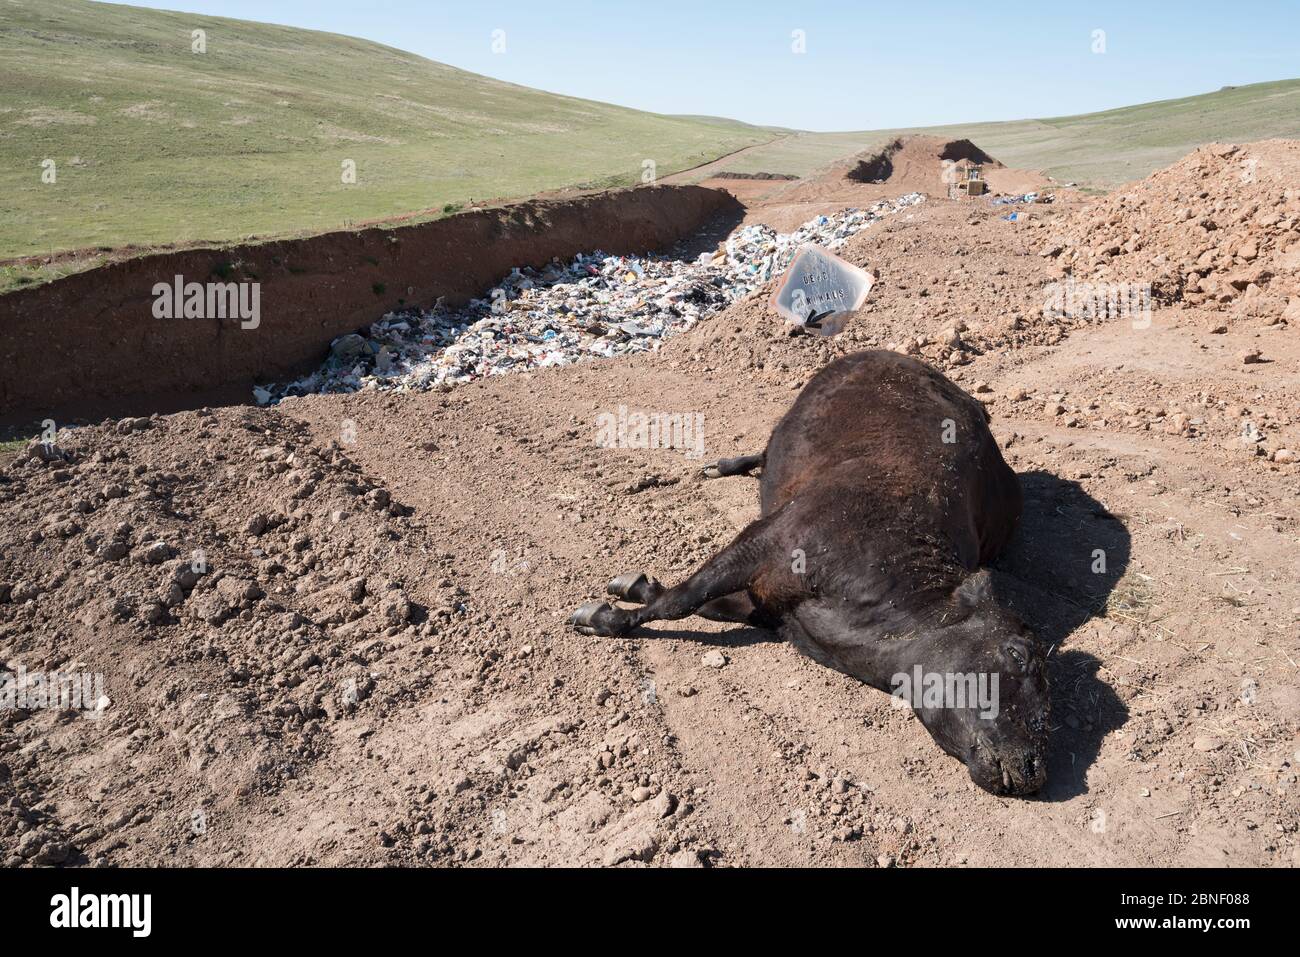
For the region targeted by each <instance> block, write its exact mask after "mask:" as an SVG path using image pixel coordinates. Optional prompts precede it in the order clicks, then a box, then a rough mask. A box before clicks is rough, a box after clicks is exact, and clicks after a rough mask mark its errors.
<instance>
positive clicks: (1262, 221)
mask: <svg viewBox="0 0 1300 957" xmlns="http://www.w3.org/2000/svg"><path fill="white" fill-rule="evenodd" d="M1261 150H1263V151H1267V154H1268V156H1269V159H1268V160H1267V161H1264V160H1262V159H1261V156H1260V155H1259V153H1260V151H1261ZM1297 169H1300V145H1297V144H1296V143H1294V142H1290V141H1281V140H1279V141H1274V142H1271V143H1264V144H1259V146H1258V147H1253V148H1252V147H1241V146H1235V145H1222V144H1213V145H1210V146H1204V147H1201V148H1200V149H1198V150H1196V151H1195V152H1193V153H1192V154H1190V155H1189V156H1186V157H1184V158H1183V159H1181V160H1179V161H1178V162H1177V163H1175V164H1174V165H1173V166H1171V167H1169V168H1168V169H1166V170H1162V171H1160V172H1158V173H1156V174H1155V175H1153V176H1151V177H1149V178H1148V179H1146V180H1143V181H1142V182H1140V183H1137V184H1134V185H1133V186H1132V187H1130V188H1126V189H1121V190H1118V191H1116V192H1114V193H1112V194H1110V195H1109V196H1106V197H1104V198H1103V199H1101V200H1099V201H1098V202H1097V203H1096V204H1095V205H1093V206H1090V207H1088V208H1087V209H1086V210H1084V211H1082V212H1080V213H1079V214H1078V215H1076V216H1075V217H1074V218H1073V219H1072V220H1070V221H1069V222H1068V223H1066V224H1065V228H1064V229H1063V230H1062V232H1061V234H1060V235H1059V236H1056V237H1053V239H1052V240H1051V242H1050V244H1049V246H1048V248H1047V249H1046V250H1045V252H1044V254H1045V255H1049V256H1055V257H1058V261H1059V262H1060V263H1061V264H1062V266H1064V267H1065V268H1067V269H1068V270H1069V271H1070V272H1071V274H1072V275H1074V276H1075V277H1076V278H1078V279H1080V280H1088V281H1093V282H1117V283H1118V282H1130V283H1139V282H1140V283H1150V284H1151V286H1152V294H1153V295H1154V296H1155V297H1156V298H1158V299H1159V300H1160V301H1161V302H1163V303H1186V304H1187V305H1190V306H1201V305H1204V306H1209V307H1211V308H1215V309H1218V310H1220V311H1222V312H1225V313H1227V315H1228V318H1234V317H1235V318H1242V319H1246V318H1262V319H1266V320H1269V321H1271V322H1284V321H1285V322H1290V323H1300V180H1297V179H1296V175H1295V174H1296V171H1297Z"/></svg>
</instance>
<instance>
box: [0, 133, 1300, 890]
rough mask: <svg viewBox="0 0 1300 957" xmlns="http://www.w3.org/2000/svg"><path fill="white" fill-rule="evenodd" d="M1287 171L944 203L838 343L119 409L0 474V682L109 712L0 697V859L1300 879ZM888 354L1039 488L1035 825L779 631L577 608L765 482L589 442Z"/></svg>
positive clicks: (698, 333) (1194, 172)
mask: <svg viewBox="0 0 1300 957" xmlns="http://www.w3.org/2000/svg"><path fill="white" fill-rule="evenodd" d="M1296 149H1297V147H1296V144H1291V143H1266V144H1250V145H1247V146H1243V147H1238V148H1237V149H1236V151H1235V152H1227V148H1225V147H1212V148H1207V149H1206V150H1202V151H1199V152H1198V153H1196V154H1193V156H1192V157H1189V158H1188V159H1187V160H1184V161H1183V162H1182V163H1180V164H1178V165H1177V166H1175V167H1174V168H1173V169H1171V170H1169V171H1166V172H1163V173H1158V174H1156V175H1155V176H1154V177H1152V178H1151V179H1150V180H1149V181H1146V182H1144V183H1141V184H1135V185H1134V186H1132V187H1130V188H1128V189H1126V190H1124V191H1121V192H1119V193H1116V194H1113V195H1111V196H1108V197H1103V198H1101V199H1099V200H1096V201H1092V202H1091V203H1089V202H1086V201H1085V200H1083V199H1081V198H1070V197H1062V198H1061V199H1060V200H1058V202H1057V203H1056V204H1053V205H1052V206H1046V207H1043V206H1035V207H1032V208H1026V207H1020V209H1021V210H1022V211H1023V212H1022V215H1020V216H1019V217H1018V219H1017V221H1015V222H1011V221H1008V220H1006V219H1004V218H1003V217H1004V216H1005V215H1006V214H1007V209H1006V208H994V207H990V206H988V205H986V204H983V203H977V202H971V203H958V202H950V201H947V200H946V199H942V198H935V199H933V200H931V201H927V202H926V203H925V204H923V205H922V206H921V207H918V208H917V209H916V210H915V212H910V213H908V214H906V215H899V216H896V217H892V218H891V219H889V220H888V221H885V222H882V223H880V224H878V225H877V226H874V227H872V228H871V229H870V230H867V231H865V232H863V233H861V234H859V235H857V236H855V237H854V238H853V239H852V240H851V241H850V242H849V243H848V244H847V245H846V246H845V248H844V249H843V250H841V253H842V254H843V255H844V256H845V257H846V258H848V259H849V260H851V261H853V262H856V263H859V264H860V265H863V266H864V267H865V268H868V269H871V270H872V271H873V272H875V274H876V275H877V277H878V282H877V284H876V286H875V288H874V289H873V291H872V293H871V297H870V298H869V300H868V302H867V304H866V306H865V307H864V308H863V309H862V310H860V311H859V312H858V313H857V314H856V315H855V316H854V317H853V320H852V321H851V323H850V324H849V326H848V328H847V330H846V331H845V332H844V333H843V334H842V335H840V336H839V337H836V338H834V339H814V338H809V337H803V336H791V335H789V334H787V330H786V328H785V327H783V326H782V324H781V323H780V321H779V320H778V319H777V318H775V317H774V316H773V315H772V314H771V313H770V312H769V311H768V309H767V307H766V306H765V304H764V303H765V300H766V297H767V294H768V293H770V289H767V288H765V289H762V290H760V291H759V294H758V295H757V296H756V297H755V298H753V299H750V300H747V301H745V302H742V303H738V304H736V305H734V306H732V307H730V308H729V309H728V310H726V311H725V312H723V313H721V314H719V315H718V316H715V317H714V318H712V319H710V320H708V321H706V322H701V323H700V324H699V325H697V326H696V327H695V328H693V329H692V330H690V331H689V332H687V333H684V334H683V335H681V336H679V337H677V338H675V339H672V340H669V341H668V342H666V343H665V345H664V346H663V348H661V349H660V350H659V351H657V352H654V353H645V354H640V355H636V356H630V357H623V358H617V359H612V360H608V361H601V362H595V363H589V364H584V365H581V366H574V367H567V368H553V369H545V370H542V371H539V372H531V373H522V374H517V375H507V376H500V377H494V378H489V379H483V380H479V381H476V382H472V383H469V384H466V385H461V386H456V387H454V388H450V389H448V390H446V391H433V392H427V393H419V394H399V393H384V394H379V393H374V392H363V393H358V394H353V395H324V396H308V397H303V398H292V399H288V400H286V401H284V402H282V403H281V404H279V405H277V406H274V407H270V408H260V409H259V408H250V407H227V408H219V409H201V410H198V411H190V412H184V413H179V414H174V415H165V416H163V415H155V416H150V417H147V418H136V419H123V420H111V421H106V422H104V423H102V424H99V425H93V426H87V427H84V428H77V429H72V430H64V431H62V432H60V433H59V435H58V436H57V439H56V442H55V443H54V444H52V445H49V446H45V445H40V444H36V445H33V446H32V447H31V448H30V449H28V450H27V451H25V452H23V453H21V454H19V455H17V456H14V457H12V460H11V461H8V462H4V463H0V464H3V466H4V467H3V470H2V471H0V661H3V662H4V663H5V665H6V667H7V668H8V669H10V670H16V669H17V668H18V667H19V666H22V667H23V668H25V669H26V671H27V672H28V673H31V672H53V671H60V670H62V671H74V672H90V673H98V674H102V675H103V676H104V684H105V697H106V698H107V699H108V700H107V701H103V700H101V701H99V702H98V707H97V710H96V712H95V713H94V715H93V716H92V717H93V720H91V719H88V718H87V716H86V715H85V714H84V713H82V712H78V711H76V710H73V709H62V710H60V709H57V708H27V709H8V710H0V863H3V864H6V865H10V866H13V865H22V864H35V865H63V866H71V865H89V866H102V865H152V864H164V863H176V864H186V865H220V864H235V865H254V864H263V865H272V864H347V865H386V864H430V865H499V864H582V865H622V866H640V865H672V866H684V867H700V866H740V865H796V864H865V865H868V866H881V867H888V866H925V865H950V866H951V865H1087V864H1122V865H1220V864H1230V865H1250V866H1260V865H1263V866H1294V865H1295V864H1296V863H1300V851H1298V850H1297V847H1298V844H1297V826H1298V825H1300V807H1298V805H1297V788H1298V783H1297V771H1298V770H1300V680H1298V679H1300V668H1298V667H1297V661H1300V647H1298V645H1300V640H1298V635H1300V559H1297V555H1298V554H1300V552H1298V550H1297V545H1300V465H1297V464H1296V463H1295V451H1296V450H1297V449H1300V320H1297V319H1296V314H1295V309H1296V308H1297V302H1298V300H1297V296H1296V294H1297V287H1296V285H1295V281H1296V272H1295V269H1296V265H1297V264H1296V263H1295V262H1294V261H1293V260H1294V256H1293V255H1292V254H1294V253H1295V252H1296V251H1297V249H1300V247H1298V246H1297V245H1296V240H1297V237H1296V223H1297V210H1298V209H1300V207H1297V206H1296V197H1295V196H1294V195H1290V194H1289V193H1288V190H1289V189H1293V187H1286V186H1284V185H1282V184H1285V183H1288V182H1289V183H1292V184H1294V183H1297V182H1300V177H1298V176H1297V175H1296V169H1295V166H1294V160H1295V156H1296ZM1243 156H1244V157H1247V158H1251V159H1254V160H1255V163H1254V165H1253V167H1252V169H1253V174H1252V175H1253V176H1254V177H1256V178H1255V180H1254V181H1253V182H1250V183H1243V182H1241V181H1240V179H1239V177H1236V173H1235V171H1236V170H1237V169H1238V167H1239V166H1240V162H1241V159H1242V157H1243ZM1216 171H1217V172H1216ZM1198 184H1199V187H1198ZM855 188H856V189H858V190H860V191H861V199H860V201H859V202H856V203H844V202H841V200H842V197H843V195H844V193H845V191H846V190H849V191H850V192H851V191H852V190H853V189H855ZM880 189H881V187H879V186H869V185H863V186H860V187H850V186H845V185H844V184H843V183H837V184H836V185H835V186H834V188H833V189H831V190H828V193H827V196H826V197H824V198H823V200H822V202H823V206H826V205H827V204H830V203H838V204H839V205H863V204H865V203H866V202H870V201H871V199H873V198H875V197H877V196H878V195H879V190H880ZM1202 194H1204V195H1202ZM816 202H817V201H816V200H815V199H813V198H810V194H809V193H808V192H807V191H805V193H803V194H801V196H800V198H799V201H798V203H797V204H795V205H794V206H791V207H786V206H782V205H780V204H779V203H773V204H772V205H770V206H764V205H763V202H762V200H761V199H754V200H751V208H750V210H749V214H748V215H749V218H750V220H751V221H755V220H761V219H762V218H763V217H764V216H765V215H767V214H770V216H771V218H772V219H773V221H778V220H782V219H786V220H797V221H802V220H803V219H806V218H807V215H806V214H807V213H808V210H809V208H810V205H811V206H815V205H816ZM834 208H838V206H835V207H834ZM1182 210H1186V211H1187V212H1188V214H1189V217H1188V218H1184V217H1183V213H1182ZM815 211H817V210H815V209H814V212H815ZM1207 220H1210V221H1213V222H1214V224H1215V228H1213V229H1210V228H1208V227H1205V226H1204V223H1205V222H1206V221H1207ZM1189 224H1191V225H1189ZM1135 234H1136V238H1135ZM1252 241H1253V243H1254V255H1253V256H1249V255H1248V254H1249V253H1250V252H1251V248H1250V243H1251V242H1252ZM1202 247H1204V248H1202ZM1162 257H1163V258H1162ZM1257 269H1258V270H1263V271H1264V272H1267V273H1268V276H1267V278H1265V276H1264V275H1263V273H1262V272H1261V273H1256V272H1254V270H1257ZM1153 273H1154V274H1158V275H1159V276H1161V277H1164V278H1160V279H1157V278H1156V276H1155V275H1153ZM1247 273H1249V277H1247V275H1246V274H1247ZM1070 278H1076V279H1079V280H1080V281H1082V280H1085V279H1086V280H1088V281H1126V282H1144V281H1152V282H1153V283H1155V284H1158V286H1159V288H1160V289H1161V290H1162V294H1161V295H1159V296H1157V297H1156V303H1155V305H1156V308H1155V309H1154V311H1153V312H1152V313H1151V315H1150V316H1149V322H1141V321H1137V322H1135V321H1131V319H1130V317H1128V316H1119V317H1115V316H1097V315H1079V314H1073V313H1062V312H1061V311H1059V310H1052V309H1050V308H1047V307H1046V305H1045V304H1046V303H1047V302H1049V300H1050V298H1051V296H1052V290H1053V288H1054V287H1056V286H1059V284H1060V283H1062V282H1064V281H1066V280H1068V279H1070ZM1245 278H1249V281H1248V282H1246V283H1245V285H1242V286H1239V285H1238V282H1239V281H1240V280H1241V279H1245ZM1229 289H1231V290H1232V293H1231V295H1229V293H1228V290H1229ZM1252 289H1253V290H1254V291H1253V292H1252ZM1225 296H1226V297H1227V298H1226V299H1225V298H1224V297H1225ZM886 346H889V347H892V348H896V349H901V350H904V351H908V352H911V353H914V354H918V355H920V356H922V357H924V358H926V359H927V360H928V361H930V362H932V363H934V364H936V365H937V366H939V367H941V368H942V369H944V370H945V372H946V373H947V374H948V375H950V376H951V377H953V378H954V379H956V380H957V381H958V382H959V383H960V384H961V385H962V386H963V387H964V388H966V389H967V390H968V391H970V392H971V393H972V394H974V395H976V396H977V397H978V398H980V399H981V400H982V401H984V402H986V403H987V404H988V406H989V409H990V412H991V414H992V420H993V421H992V428H993V430H994V432H995V434H996V435H997V436H998V438H999V440H1000V441H1001V443H1002V444H1003V446H1004V450H1005V455H1006V456H1007V458H1008V461H1009V462H1010V463H1011V464H1012V465H1013V466H1014V467H1015V468H1016V469H1017V471H1018V472H1019V473H1020V474H1021V477H1022V482H1023V485H1024V488H1025V492H1026V513H1025V520H1024V525H1023V528H1022V530H1021V533H1020V535H1019V537H1018V539H1017V541H1016V542H1015V544H1014V545H1013V547H1012V549H1011V550H1010V551H1009V553H1008V554H1007V555H1005V556H1004V557H1003V558H1002V559H1001V560H1000V561H999V562H998V565H997V567H996V582H997V586H998V589H999V591H1000V592H1002V594H1003V596H1004V597H1005V598H1006V599H1007V600H1008V601H1009V602H1010V603H1011V604H1012V605H1013V606H1014V607H1015V608H1016V609H1017V610H1018V611H1019V612H1020V613H1021V614H1022V615H1023V616H1024V617H1025V619H1026V620H1027V621H1028V622H1029V623H1030V624H1031V625H1032V626H1033V627H1034V628H1035V630H1036V632H1037V633H1038V635H1039V637H1040V639H1041V640H1042V641H1043V642H1044V643H1045V644H1046V645H1047V646H1048V647H1049V648H1051V649H1052V652H1051V662H1052V664H1051V668H1052V673H1051V677H1052V694H1053V732H1052V751H1051V755H1050V768H1049V784H1048V786H1047V789H1046V791H1045V792H1044V793H1043V794H1042V795H1041V796H1040V797H1038V798H1037V799H1034V800H1017V799H1006V798H999V797H995V796H993V795H989V794H987V793H985V792H983V791H980V790H977V789H976V788H975V787H974V786H973V785H972V784H971V783H970V782H969V779H968V778H967V775H966V772H965V769H964V768H963V767H962V766H961V765H959V764H958V763H957V762H955V761H953V760H952V759H950V758H948V757H947V756H945V755H943V754H942V753H941V752H940V751H939V750H938V748H937V747H936V746H935V745H934V744H933V742H932V741H931V739H930V737H929V736H928V735H927V734H926V733H925V731H924V730H923V729H922V728H921V727H920V726H919V724H918V723H917V722H916V721H914V720H912V718H911V717H910V716H909V715H908V713H907V712H905V711H900V710H896V709H894V708H892V707H891V706H890V702H889V699H888V698H887V697H886V696H884V695H882V694H880V693H878V692H875V691H872V690H870V689H867V688H864V687H862V686H861V685H859V684H857V683H855V682H854V681H852V680H851V679H849V678H847V677H845V676H843V675H840V674H837V673H833V672H830V671H828V670H826V669H824V668H822V667H820V666H818V665H816V664H814V663H813V662H811V661H809V660H806V659H804V658H801V657H800V656H799V655H798V654H797V653H796V652H795V651H794V650H793V649H791V648H789V647H787V646H785V645H783V644H781V643H778V642H777V641H775V640H774V639H773V636H771V635H769V634H766V633H764V632H761V631H758V630H755V629H749V628H744V627H737V626H734V625H720V624H715V623H712V622H706V621H703V620H699V619H687V620H685V621H682V622H676V623H661V624H658V625H655V626H652V627H651V628H648V629H646V630H645V631H643V632H640V633H638V634H637V636H636V637H634V638H631V639H627V640H612V639H600V638H587V637H583V636H580V635H577V634H574V633H573V632H571V631H570V629H569V628H568V627H567V626H566V623H565V619H566V618H567V616H568V614H569V613H570V611H571V610H572V609H573V608H574V607H576V606H577V605H578V604H580V603H581V602H583V601H585V600H587V599H590V598H593V597H597V596H598V595H600V594H601V592H602V591H603V586H604V582H605V581H607V580H608V579H609V578H611V577H612V576H614V575H615V574H618V573H622V572H626V571H630V570H646V571H648V572H651V573H653V574H654V575H656V576H657V577H659V578H661V579H664V580H667V581H677V580H679V579H680V578H682V577H684V576H685V575H687V574H688V573H689V572H690V571H691V570H692V569H693V568H695V567H696V566H697V565H698V564H699V563H700V562H702V561H703V560H705V559H706V558H707V557H708V556H709V555H711V554H712V553H713V552H714V551H715V550H716V549H718V548H719V547H721V546H722V545H723V544H725V543H726V542H727V541H728V540H729V539H730V538H731V537H732V536H733V535H734V534H735V533H736V531H737V530H738V529H739V528H741V527H742V526H743V525H744V524H745V523H746V522H748V521H749V520H750V519H752V518H753V517H754V516H755V515H756V514H757V502H756V494H755V492H756V489H755V485H754V483H753V482H752V481H749V480H745V479H729V480H711V481H710V480H705V479H703V478H702V477H701V475H700V465H701V460H699V459H695V458H692V457H688V456H687V455H686V454H684V452H683V451H682V450H677V449H639V448H617V447H606V446H603V445H601V444H599V443H598V442H597V441H596V432H597V428H596V421H597V417H598V416H600V415H601V414H602V413H613V412H616V411H617V410H618V408H619V406H626V407H629V408H630V409H633V410H640V411H645V412H663V413H698V414H701V415H702V416H703V422H704V428H705V443H704V444H705V455H704V461H709V460H712V459H714V458H717V457H722V456H729V455H735V454H741V453H746V452H751V451H756V450H758V449H760V448H761V447H762V445H763V443H764V441H765V438H766V435H767V432H768V430H769V429H770V428H771V426H772V424H773V423H774V422H775V421H776V419H777V418H778V417H779V416H780V415H781V414H782V413H783V412H784V411H785V409H786V408H787V407H788V405H789V403H790V402H791V400H792V398H793V396H794V395H795V392H796V390H797V389H798V388H799V387H800V386H801V385H802V384H803V383H804V382H805V381H806V380H807V378H808V377H809V376H810V375H811V374H812V373H813V372H814V371H815V370H816V369H818V368H820V367H821V366H822V365H824V364H825V363H826V362H828V361H829V360H830V359H831V358H833V357H834V356H836V355H840V354H843V353H845V352H849V351H853V350H856V349H861V348H868V347H886ZM1248 357H1250V358H1248ZM864 414H869V410H864ZM1099 555H1100V559H1099Z"/></svg>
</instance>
